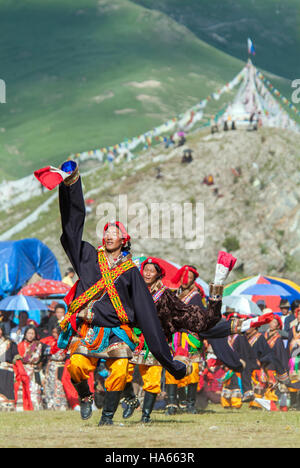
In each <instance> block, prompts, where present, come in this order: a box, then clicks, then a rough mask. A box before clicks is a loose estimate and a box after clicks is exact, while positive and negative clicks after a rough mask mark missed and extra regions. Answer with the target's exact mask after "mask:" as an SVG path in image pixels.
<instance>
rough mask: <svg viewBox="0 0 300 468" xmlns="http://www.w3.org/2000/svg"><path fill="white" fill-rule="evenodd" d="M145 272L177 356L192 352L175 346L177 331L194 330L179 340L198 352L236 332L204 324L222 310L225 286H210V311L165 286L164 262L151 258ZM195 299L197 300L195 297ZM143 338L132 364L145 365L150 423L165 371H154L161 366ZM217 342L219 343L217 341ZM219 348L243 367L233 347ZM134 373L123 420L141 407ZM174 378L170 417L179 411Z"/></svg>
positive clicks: (227, 326)
mask: <svg viewBox="0 0 300 468" xmlns="http://www.w3.org/2000/svg"><path fill="white" fill-rule="evenodd" d="M141 273H142V275H143V278H144V280H145V283H146V285H147V286H148V288H149V291H150V292H151V294H152V297H153V300H154V302H155V305H156V309H157V314H158V317H159V319H160V322H161V325H162V328H163V331H164V334H165V336H166V338H167V340H168V342H169V343H170V346H171V348H172V352H173V354H174V355H175V356H177V355H178V356H182V355H184V356H186V357H187V358H188V354H189V353H188V351H187V350H186V349H184V348H183V346H181V345H178V346H177V345H176V346H174V341H176V340H177V334H178V333H177V332H179V331H180V330H191V331H189V332H184V333H179V334H178V335H179V338H181V337H182V335H184V336H183V339H184V340H185V343H187V344H188V347H190V348H193V350H194V351H195V350H196V351H197V350H199V349H200V348H201V346H202V341H201V340H202V339H204V338H211V339H213V338H219V337H224V336H228V335H229V334H230V333H232V332H233V330H234V329H235V328H234V327H233V326H232V323H229V322H228V323H227V322H225V323H224V322H223V323H220V321H218V323H217V324H216V325H215V326H214V327H211V328H207V327H206V326H205V323H204V322H203V319H204V317H205V316H207V315H211V314H212V310H211V309H214V308H218V309H219V307H221V302H222V301H221V298H222V294H221V292H222V287H221V285H218V286H215V287H214V285H213V284H212V285H210V297H209V299H208V308H207V309H206V308H205V307H204V306H203V303H202V300H201V306H199V305H195V304H185V303H184V302H183V301H182V300H180V299H179V297H178V296H177V295H176V291H172V290H171V289H169V288H167V287H166V286H165V285H164V284H163V281H162V280H163V277H164V275H165V271H164V268H163V266H162V264H161V262H160V259H158V258H155V257H148V258H147V259H146V260H145V261H144V262H143V263H142V265H141ZM213 292H217V293H218V294H217V295H213ZM194 300H195V301H196V298H195V297H194ZM213 315H215V313H213ZM240 322H241V321H240ZM235 323H237V322H235ZM174 335H175V338H174ZM139 336H140V343H139V345H138V347H137V348H136V351H135V353H134V358H133V361H132V362H133V364H135V365H136V364H139V365H141V364H142V365H143V366H144V369H143V370H142V375H143V380H144V387H143V389H144V391H145V399H144V404H143V408H142V422H150V421H151V419H150V415H151V412H152V409H153V406H154V403H155V400H156V397H157V394H158V393H160V380H161V369H158V368H157V371H156V372H154V367H156V366H157V364H158V363H157V362H155V361H153V356H152V355H151V353H150V352H149V349H148V346H147V342H146V340H145V337H144V336H143V335H142V334H139ZM200 337H201V338H200ZM214 341H215V342H217V339H215V340H214ZM176 343H177V342H176ZM177 344H178V343H177ZM184 346H185V345H184ZM216 348H217V354H218V356H220V357H221V359H222V360H223V361H224V360H225V362H226V365H228V366H230V367H233V368H235V369H240V368H241V362H240V360H239V358H238V357H237V356H236V355H235V353H234V352H233V351H232V350H231V349H229V346H227V349H226V347H223V346H222V345H221V346H217V347H216ZM189 361H190V359H189ZM190 362H191V361H190ZM152 366H153V367H152ZM167 372H168V371H166V374H167ZM132 373H133V370H132V369H131V372H130V375H129V376H128V380H127V385H126V389H125V393H124V403H125V410H124V413H123V417H125V418H129V417H130V416H131V415H132V414H133V412H134V410H135V408H136V407H137V406H138V404H139V403H138V401H137V398H136V396H135V394H134V390H133V386H132ZM195 374H196V372H195ZM197 378H198V376H197V377H196V380H197ZM171 379H172V377H171V375H169V376H168V377H166V390H167V397H168V401H167V414H172V413H174V412H176V411H177V385H178V382H180V379H176V378H175V379H174V381H173V380H171ZM187 384H188V382H187V381H184V384H183V385H182V387H183V386H186V385H187ZM196 389H197V388H196ZM194 400H195V395H194V394H193V395H191V399H190V409H191V411H190V412H191V413H194V412H195V401H194Z"/></svg>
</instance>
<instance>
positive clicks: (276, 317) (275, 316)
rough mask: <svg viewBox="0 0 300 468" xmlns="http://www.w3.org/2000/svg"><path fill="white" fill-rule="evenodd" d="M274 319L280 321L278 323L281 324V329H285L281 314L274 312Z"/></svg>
mask: <svg viewBox="0 0 300 468" xmlns="http://www.w3.org/2000/svg"><path fill="white" fill-rule="evenodd" d="M274 319H275V320H277V323H278V325H279V328H280V330H282V329H283V323H282V320H281V318H280V317H279V315H276V314H273V320H274Z"/></svg>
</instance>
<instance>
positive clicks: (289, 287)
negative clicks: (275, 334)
mask: <svg viewBox="0 0 300 468" xmlns="http://www.w3.org/2000/svg"><path fill="white" fill-rule="evenodd" d="M256 284H274V285H278V286H282V288H284V290H286V291H287V292H288V293H289V294H290V296H281V295H277V296H266V295H263V296H259V295H249V296H248V298H249V299H251V300H252V301H253V302H256V303H257V302H258V301H259V300H264V301H265V304H266V307H267V308H270V309H272V310H273V311H274V312H279V311H280V309H279V304H280V300H281V298H282V297H286V298H287V299H288V301H289V302H290V304H291V303H292V302H293V301H294V300H295V299H300V286H299V285H298V284H296V283H294V282H293V281H291V280H288V279H285V278H278V277H275V276H262V275H256V276H250V277H247V278H243V279H241V280H239V281H235V282H234V283H231V284H229V285H228V286H226V287H225V289H224V296H230V295H235V296H238V295H240V294H244V291H245V289H247V288H249V287H250V286H254V285H256ZM285 294H286V293H285Z"/></svg>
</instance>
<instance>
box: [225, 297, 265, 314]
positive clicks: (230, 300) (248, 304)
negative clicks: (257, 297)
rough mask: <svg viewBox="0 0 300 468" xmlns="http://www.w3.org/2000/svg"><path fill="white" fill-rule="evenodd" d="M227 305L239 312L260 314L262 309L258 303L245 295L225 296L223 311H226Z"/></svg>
mask: <svg viewBox="0 0 300 468" xmlns="http://www.w3.org/2000/svg"><path fill="white" fill-rule="evenodd" d="M226 306H228V307H230V308H231V309H234V310H235V311H236V312H238V313H239V314H243V315H252V316H255V317H257V316H259V315H262V311H261V310H260V308H259V307H258V305H257V304H256V303H255V302H253V301H251V300H250V299H248V298H246V297H244V296H225V297H223V299H222V313H223V314H224V313H225V312H226Z"/></svg>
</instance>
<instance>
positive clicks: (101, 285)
mask: <svg viewBox="0 0 300 468" xmlns="http://www.w3.org/2000/svg"><path fill="white" fill-rule="evenodd" d="M98 262H99V268H100V271H101V275H102V278H101V279H100V280H99V281H97V283H95V284H94V285H93V286H91V287H90V288H89V289H87V290H86V291H85V292H84V293H82V294H81V295H80V296H78V297H77V298H76V299H74V300H73V301H72V302H71V304H70V305H69V307H68V312H67V313H66V315H65V316H64V317H63V319H62V321H61V322H60V327H61V329H62V330H63V331H66V329H67V326H68V323H69V321H70V318H71V317H72V315H73V314H75V313H76V312H78V311H79V310H81V309H83V308H84V307H85V306H86V305H87V304H88V303H89V302H90V301H91V300H93V299H94V298H95V297H96V296H98V295H99V294H101V293H103V294H104V293H105V292H107V294H108V296H109V298H110V300H111V303H112V305H113V307H114V309H115V311H116V313H117V315H118V318H119V320H120V322H121V323H122V324H126V323H128V322H129V319H128V316H127V314H126V311H125V309H124V307H123V304H122V302H121V299H120V297H119V294H118V291H117V289H116V287H115V284H114V281H115V280H116V279H117V278H119V276H121V275H122V274H123V273H125V271H128V270H130V269H131V268H133V267H135V268H136V265H135V263H134V262H133V261H132V260H131V259H130V260H127V261H125V262H123V263H121V264H120V265H118V266H116V267H115V268H112V269H111V270H110V269H109V266H108V262H107V259H106V257H105V254H104V249H103V248H102V247H100V248H99V250H98Z"/></svg>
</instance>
